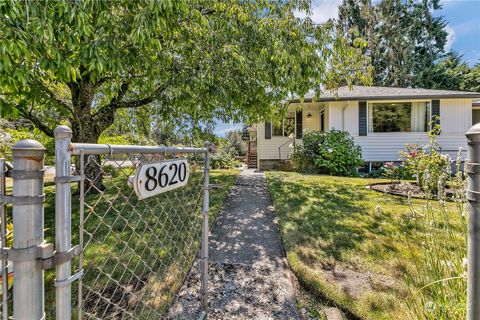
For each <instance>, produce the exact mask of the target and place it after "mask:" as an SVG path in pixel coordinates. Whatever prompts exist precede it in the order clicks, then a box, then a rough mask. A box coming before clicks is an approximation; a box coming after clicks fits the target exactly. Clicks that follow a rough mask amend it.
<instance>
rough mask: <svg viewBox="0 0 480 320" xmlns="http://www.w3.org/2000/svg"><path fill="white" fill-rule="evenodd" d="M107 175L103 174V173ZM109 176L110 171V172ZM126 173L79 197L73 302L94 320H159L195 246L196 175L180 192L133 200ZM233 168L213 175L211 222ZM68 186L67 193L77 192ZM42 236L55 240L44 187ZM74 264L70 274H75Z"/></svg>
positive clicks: (51, 195)
mask: <svg viewBox="0 0 480 320" xmlns="http://www.w3.org/2000/svg"><path fill="white" fill-rule="evenodd" d="M110 171H111V170H109V172H110ZM114 171H115V170H114ZM131 174H132V169H131V168H122V169H121V170H117V171H116V172H115V173H114V174H113V175H110V176H105V178H104V185H105V186H106V191H105V192H104V193H102V194H100V193H96V192H92V190H90V191H88V190H87V192H86V196H85V206H84V208H85V213H84V224H83V227H84V244H85V245H84V247H85V251H84V256H83V268H84V270H85V275H84V277H83V279H82V287H81V289H82V292H81V293H79V286H78V282H76V283H74V285H73V293H72V297H73V298H72V300H73V303H74V308H73V310H74V312H76V307H75V305H76V296H78V295H79V294H81V295H82V297H83V305H82V310H83V313H84V314H85V315H86V316H89V317H96V318H118V317H121V318H124V317H127V318H135V319H151V318H159V317H160V316H161V315H162V314H163V313H164V312H165V311H166V310H167V307H168V305H169V304H170V303H171V301H172V299H173V296H174V294H175V293H176V292H177V290H178V289H179V287H180V286H181V284H182V282H183V279H184V278H185V276H186V274H187V273H188V271H189V269H190V267H191V265H192V263H193V261H194V259H195V255H196V253H197V252H198V249H199V246H200V234H201V228H200V226H201V205H202V190H203V175H202V174H200V173H195V172H193V173H191V175H190V178H189V183H188V184H187V186H185V187H182V188H179V189H176V190H174V191H170V192H167V193H164V194H161V195H158V196H155V197H152V198H149V199H146V200H138V199H137V197H136V195H135V193H134V192H133V190H132V188H131V187H130V186H128V184H127V178H128V176H129V175H131ZM238 174H239V170H212V171H211V175H210V183H213V184H221V185H222V188H220V189H214V190H212V191H210V210H209V217H210V222H212V221H213V220H214V219H215V217H216V216H217V214H218V212H219V210H220V208H221V206H222V204H223V201H224V200H225V198H226V197H227V195H228V193H229V191H230V188H231V187H232V186H233V184H234V183H235V180H236V177H237V175H238ZM76 188H77V187H76V186H74V187H73V190H72V191H73V193H75V191H76ZM45 193H46V201H45V228H46V230H45V238H46V240H47V241H48V242H54V241H55V240H54V234H55V201H54V200H55V189H54V186H49V187H46V190H45ZM79 214H80V199H79V196H78V195H74V196H73V197H72V244H74V245H75V244H78V243H79V229H78V228H79V222H80V216H79ZM78 263H79V261H78V259H75V260H74V261H73V264H72V265H73V269H78ZM54 277H55V274H54V271H48V272H46V306H47V310H46V312H47V317H48V318H53V317H54V312H55V310H54V300H55V290H54V288H53V281H54Z"/></svg>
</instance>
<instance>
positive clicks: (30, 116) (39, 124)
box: [20, 110, 53, 138]
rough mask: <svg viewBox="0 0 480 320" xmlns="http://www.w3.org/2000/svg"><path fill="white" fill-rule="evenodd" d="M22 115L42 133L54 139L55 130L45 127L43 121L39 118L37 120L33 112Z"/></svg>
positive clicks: (22, 113)
mask: <svg viewBox="0 0 480 320" xmlns="http://www.w3.org/2000/svg"><path fill="white" fill-rule="evenodd" d="M20 115H21V116H22V117H23V118H25V119H27V120H29V121H30V122H31V123H33V125H34V126H35V127H36V128H37V129H39V130H40V131H42V132H43V133H45V134H46V135H47V136H49V137H52V138H53V129H52V128H50V127H48V126H47V125H45V124H44V123H43V122H42V120H40V119H39V118H37V117H36V116H35V115H34V114H32V111H31V110H30V111H29V112H28V113H27V112H20Z"/></svg>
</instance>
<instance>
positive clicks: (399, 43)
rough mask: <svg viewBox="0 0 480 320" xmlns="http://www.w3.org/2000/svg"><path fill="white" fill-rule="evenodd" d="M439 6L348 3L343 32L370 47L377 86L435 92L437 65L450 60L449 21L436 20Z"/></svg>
mask: <svg viewBox="0 0 480 320" xmlns="http://www.w3.org/2000/svg"><path fill="white" fill-rule="evenodd" d="M440 8H441V6H440V4H439V0H422V1H419V0H406V1H401V0H381V1H379V2H375V3H373V4H372V2H371V1H370V0H361V1H353V0H344V1H343V3H342V5H341V6H340V9H339V17H338V20H337V25H338V27H339V28H340V29H341V30H343V31H342V32H343V34H350V43H352V44H353V43H354V39H355V38H356V37H361V38H363V39H365V40H366V41H367V42H368V45H367V46H366V48H365V50H364V54H365V55H367V56H368V57H369V58H370V61H371V64H372V67H373V72H372V78H373V83H374V85H377V86H398V87H429V85H430V84H431V77H432V72H434V70H433V68H434V65H435V61H437V60H438V59H439V58H441V57H442V56H443V54H444V47H445V44H446V39H447V32H446V31H445V25H446V24H445V21H444V20H443V18H442V17H435V16H433V12H435V11H436V10H439V9H440Z"/></svg>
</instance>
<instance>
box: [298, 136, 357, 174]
mask: <svg viewBox="0 0 480 320" xmlns="http://www.w3.org/2000/svg"><path fill="white" fill-rule="evenodd" d="M292 159H293V161H294V163H295V166H296V167H297V168H298V169H299V170H301V171H309V170H313V171H316V172H319V173H324V174H330V175H338V176H355V175H357V168H358V167H359V166H361V165H362V163H363V161H362V151H361V149H360V146H358V145H356V144H355V143H354V141H353V138H352V137H351V136H350V135H349V134H348V132H346V131H339V130H331V131H329V132H320V131H311V132H306V133H304V135H303V143H302V144H296V145H295V147H294V152H293V155H292Z"/></svg>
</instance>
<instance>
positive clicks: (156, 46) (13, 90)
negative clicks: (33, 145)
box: [0, 0, 358, 142]
mask: <svg viewBox="0 0 480 320" xmlns="http://www.w3.org/2000/svg"><path fill="white" fill-rule="evenodd" d="M299 5H301V6H302V8H303V9H308V3H307V4H305V3H304V1H302V2H301V3H298V2H297V1H267V0H264V1H214V0H194V1H188V2H187V1H181V0H163V1H147V0H143V1H129V0H117V1H97V0H80V1H66V0H65V1H15V0H0V14H1V19H0V53H1V54H2V55H1V58H0V88H1V92H0V101H1V103H2V104H1V107H2V109H3V112H4V113H6V112H7V110H8V111H9V112H10V113H11V112H12V111H13V112H16V113H17V114H19V115H21V116H22V117H25V118H27V119H29V120H31V121H32V122H33V123H34V124H35V125H36V126H37V127H38V128H39V129H41V130H43V131H44V132H45V133H46V134H48V135H52V131H53V129H54V127H55V125H57V124H58V123H60V122H62V121H67V122H68V123H69V124H70V125H71V126H72V129H73V133H74V138H73V139H74V141H82V142H96V141H97V139H98V137H99V136H100V134H101V133H102V132H103V131H104V130H105V129H106V128H108V127H109V126H110V125H111V124H112V123H113V121H114V119H115V114H116V112H117V111H118V110H120V109H125V108H139V107H142V106H145V105H147V104H150V103H152V102H156V106H157V108H155V111H156V112H158V113H159V114H161V115H163V116H165V117H166V118H176V117H182V116H183V115H185V114H189V115H192V116H193V117H196V118H207V119H212V118H213V117H217V118H222V119H225V120H230V119H235V120H244V119H245V118H254V119H253V120H255V119H258V118H259V117H261V116H267V115H270V114H271V113H272V110H273V111H275V109H272V108H271V106H272V105H274V106H275V105H276V106H279V103H280V102H281V101H282V99H284V98H285V97H286V96H287V95H288V94H298V95H300V96H301V95H303V94H304V93H305V92H306V91H307V90H309V89H311V88H312V87H317V88H318V87H319V86H320V85H321V84H322V83H326V82H332V81H334V80H337V79H339V78H341V77H343V76H351V75H352V73H355V68H356V65H348V66H344V64H343V63H342V62H344V61H348V62H352V61H353V60H354V59H352V58H354V57H355V56H356V54H358V52H357V51H355V50H351V48H347V47H345V46H342V39H339V38H336V37H335V33H334V30H333V26H332V25H330V24H325V25H315V24H313V23H312V22H311V21H310V20H309V19H303V20H302V19H298V18H296V17H295V16H294V14H293V13H294V10H295V9H297V8H298V6H299ZM342 66H343V67H342ZM329 67H331V68H332V69H330V70H328V68H329ZM333 68H335V70H334V71H335V72H331V71H333Z"/></svg>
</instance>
